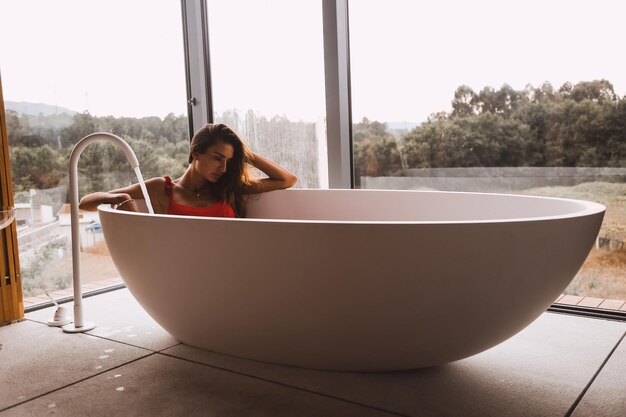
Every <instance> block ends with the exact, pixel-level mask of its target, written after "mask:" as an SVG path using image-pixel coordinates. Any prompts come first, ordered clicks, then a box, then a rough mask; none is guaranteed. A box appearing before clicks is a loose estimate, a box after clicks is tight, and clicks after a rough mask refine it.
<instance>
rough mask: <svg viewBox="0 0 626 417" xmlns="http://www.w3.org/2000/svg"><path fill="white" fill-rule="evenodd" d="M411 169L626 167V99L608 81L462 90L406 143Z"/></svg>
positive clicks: (405, 152)
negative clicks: (449, 108) (447, 111)
mask: <svg viewBox="0 0 626 417" xmlns="http://www.w3.org/2000/svg"><path fill="white" fill-rule="evenodd" d="M404 143H405V145H404V149H403V151H404V154H405V157H406V161H407V163H408V166H409V167H412V168H435V167H437V168H439V167H516V166H539V167H542V166H569V167H576V166H589V167H624V166H626V100H625V99H620V98H618V97H617V96H616V94H615V92H614V91H613V86H612V85H611V83H609V82H608V81H606V80H596V81H589V82H580V83H578V84H576V85H575V86H572V85H571V84H570V83H565V84H564V85H563V86H562V87H561V88H560V89H558V90H555V89H554V88H553V87H552V86H551V85H550V84H549V83H544V84H543V85H542V86H541V87H539V88H533V87H532V86H528V87H526V89H524V90H523V91H515V90H513V89H512V88H511V87H510V86H508V85H504V86H502V87H501V88H500V89H499V90H495V89H493V88H491V87H485V88H483V89H482V90H481V91H480V92H479V93H475V92H474V91H473V90H472V89H471V88H470V87H468V86H460V87H459V88H457V90H456V91H455V93H454V98H453V100H452V112H451V113H450V114H445V113H437V114H435V115H434V116H433V117H431V118H429V120H428V121H427V122H426V123H424V124H422V125H421V126H419V127H417V128H415V129H414V130H413V131H411V132H410V133H409V134H408V135H407V136H406V137H405V138H404Z"/></svg>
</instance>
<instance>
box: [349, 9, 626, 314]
mask: <svg viewBox="0 0 626 417" xmlns="http://www.w3.org/2000/svg"><path fill="white" fill-rule="evenodd" d="M622 16H623V10H622V6H621V5H620V4H619V3H618V2H613V1H608V0H600V1H599V2H593V3H591V2H584V1H575V2H564V1H557V2H541V1H527V2H518V3H517V4H511V3H503V2H499V1H493V0H478V1H472V2H464V1H458V0H444V1H440V2H429V3H422V2H404V1H397V0H396V1H394V0H391V1H388V2H385V4H384V6H383V7H381V3H380V2H374V1H354V2H350V42H351V44H350V47H351V71H352V72H351V81H352V109H353V121H354V125H353V142H354V149H353V151H354V165H355V179H356V183H357V185H358V186H359V187H362V188H387V189H416V190H420V189H422V190H448V191H478V192H505V193H516V194H532V195H544V196H556V197H568V198H578V199H585V200H592V201H597V202H600V203H602V204H604V205H606V206H607V212H606V216H605V219H604V223H603V226H602V229H601V231H600V234H599V238H598V241H597V244H596V247H595V248H594V249H593V250H592V252H591V254H590V256H589V258H588V259H587V261H586V263H585V265H584V266H583V268H582V269H581V271H580V272H579V274H578V275H577V277H576V278H575V279H574V281H573V282H572V283H571V285H570V286H569V287H568V289H567V291H566V294H571V295H578V296H583V297H587V296H588V297H599V298H606V299H619V300H626V248H625V247H624V243H625V240H626V201H625V200H624V195H626V124H624V120H626V61H625V60H624V59H623V57H622V55H623V54H621V53H620V51H621V50H622V49H623V45H622V39H623V36H622V35H623V34H622V33H621V28H622V27H623V25H622V23H623V22H622V21H621V19H622ZM581 28H584V29H581ZM615 304H617V303H615ZM601 307H602V306H601Z"/></svg>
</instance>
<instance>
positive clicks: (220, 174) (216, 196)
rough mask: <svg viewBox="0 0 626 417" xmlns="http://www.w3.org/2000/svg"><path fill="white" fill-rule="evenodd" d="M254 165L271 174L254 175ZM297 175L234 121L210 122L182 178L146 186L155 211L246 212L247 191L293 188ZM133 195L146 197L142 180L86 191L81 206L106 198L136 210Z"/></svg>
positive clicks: (193, 141)
mask: <svg viewBox="0 0 626 417" xmlns="http://www.w3.org/2000/svg"><path fill="white" fill-rule="evenodd" d="M250 166H253V167H255V168H257V169H259V170H260V171H262V172H263V173H265V174H266V175H267V176H268V178H263V179H260V180H259V179H254V178H252V176H251V174H250V172H249V169H250ZM296 181H297V178H296V176H295V175H293V174H292V173H290V172H289V171H287V170H286V169H284V168H282V167H281V166H279V165H278V164H276V163H274V162H272V161H270V160H269V159H267V158H265V157H263V156H261V155H258V154H255V153H254V152H252V151H250V150H249V149H248V147H247V146H246V145H245V144H244V143H243V141H242V140H241V139H240V138H239V136H237V134H236V133H235V132H234V131H233V130H232V129H231V128H229V127H228V126H226V125H224V124H208V125H206V126H205V127H203V128H202V129H200V130H199V131H198V132H197V133H196V134H195V135H194V137H193V138H192V139H191V144H190V146H189V167H187V170H186V171H185V173H184V174H183V175H182V176H181V177H180V178H178V179H176V180H171V179H170V178H169V177H167V176H165V177H162V178H152V179H149V180H147V181H146V188H147V189H148V193H149V194H150V200H151V202H152V207H153V208H154V212H155V213H159V214H180V215H189V216H211V217H244V216H245V214H246V206H245V198H244V196H245V195H247V194H258V193H264V192H267V191H272V190H279V189H283V188H289V187H292V186H293V185H294V184H295V183H296ZM132 199H143V194H142V192H141V188H140V187H139V184H133V185H130V186H128V187H125V188H120V189H117V190H113V191H109V192H97V193H93V194H89V195H86V196H85V197H83V198H82V199H81V201H80V205H79V208H80V209H81V210H87V211H95V210H96V208H97V207H98V206H99V205H100V204H116V205H119V206H120V208H125V209H127V210H132V211H136V208H135V207H134V203H133V202H132ZM128 204H131V205H130V206H129V207H122V206H126V205H128Z"/></svg>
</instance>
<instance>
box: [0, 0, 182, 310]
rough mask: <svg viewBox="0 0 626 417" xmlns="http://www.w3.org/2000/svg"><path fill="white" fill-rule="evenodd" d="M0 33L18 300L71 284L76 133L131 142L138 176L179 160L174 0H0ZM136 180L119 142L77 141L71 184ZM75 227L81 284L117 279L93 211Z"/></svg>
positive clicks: (103, 185)
mask: <svg viewBox="0 0 626 417" xmlns="http://www.w3.org/2000/svg"><path fill="white" fill-rule="evenodd" d="M147 11H149V12H147ZM0 39H3V42H0V59H2V62H1V63H0V67H1V70H2V83H3V87H4V99H5V103H4V105H5V108H6V116H7V130H8V136H9V147H10V160H11V169H12V175H13V189H14V192H15V196H14V197H15V205H16V208H17V225H18V245H19V251H20V253H19V255H20V263H21V274H22V282H23V286H24V288H23V289H24V297H25V298H26V300H25V301H26V306H28V305H29V301H31V302H32V301H33V299H30V300H29V297H36V296H40V295H42V294H44V293H45V292H55V291H56V292H55V293H54V294H53V295H55V296H57V297H60V296H63V295H67V294H69V292H68V291H64V290H67V289H68V288H69V287H71V285H72V265H71V262H72V261H71V242H70V226H69V225H70V207H69V204H68V203H69V196H68V185H69V184H68V175H67V173H68V164H69V154H70V151H71V148H72V146H73V145H74V144H76V142H78V141H79V140H80V139H81V138H83V137H84V136H86V135H88V134H91V133H94V132H98V131H105V132H111V133H114V134H116V135H118V136H121V137H122V138H124V139H126V140H127V141H128V143H129V144H130V145H131V147H132V148H133V149H134V151H135V153H136V154H137V157H138V159H139V162H140V165H141V170H142V173H143V175H144V177H152V176H156V175H163V174H169V175H171V176H176V175H179V174H181V173H182V172H183V171H184V169H185V163H186V160H187V152H188V143H189V136H188V135H189V133H188V123H187V117H186V116H185V115H184V113H185V112H186V101H185V80H184V74H185V73H184V53H183V42H182V27H181V11H180V3H179V2H156V3H155V2H152V1H146V0H144V1H133V2H126V1H119V0H118V1H107V2H97V1H83V2H74V1H54V2H49V1H35V0H26V1H20V2H3V3H2V5H1V6H0ZM5 40H11V41H10V42H5ZM135 181H136V178H135V176H134V173H133V171H132V170H131V169H130V167H129V165H128V163H127V162H126V159H125V157H124V155H123V154H122V152H120V151H119V149H117V148H113V147H112V146H110V145H102V144H92V145H89V146H88V147H87V148H86V149H85V151H84V152H83V153H82V155H81V158H80V161H79V189H80V193H79V194H80V196H83V195H85V194H86V193H89V192H93V191H106V190H110V189H114V188H119V187H122V186H126V185H128V184H130V183H131V182H135ZM80 228H81V250H82V252H81V260H82V270H83V273H82V280H83V283H84V284H85V285H86V288H87V289H92V288H96V287H100V286H103V285H106V284H110V283H114V282H117V281H119V274H118V273H117V271H116V269H115V267H114V265H113V263H112V262H111V259H110V257H109V255H108V250H107V248H106V245H105V242H104V239H103V236H102V229H101V227H100V223H99V221H98V215H97V213H91V212H81V215H80Z"/></svg>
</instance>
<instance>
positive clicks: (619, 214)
mask: <svg viewBox="0 0 626 417" xmlns="http://www.w3.org/2000/svg"><path fill="white" fill-rule="evenodd" d="M523 194H529V195H538V196H548V197H561V198H574V199H579V200H589V201H595V202H597V203H601V204H604V205H605V206H606V214H605V216H604V221H603V222H602V227H601V228H600V233H599V234H598V236H599V237H600V238H604V239H605V240H606V241H610V242H611V244H612V246H613V249H610V248H607V249H596V248H594V249H592V250H591V253H590V254H589V256H588V257H587V260H586V261H585V264H584V265H583V266H582V268H581V269H580V271H579V272H578V274H577V275H576V277H575V278H574V280H573V281H572V282H571V284H570V285H569V286H568V287H567V289H566V290H565V294H571V295H579V296H584V297H598V298H609V299H618V300H626V244H625V243H624V242H625V241H626V184H625V183H607V182H590V183H583V184H579V185H575V186H572V187H542V188H533V189H529V190H525V191H524V192H523ZM620 242H621V244H622V245H623V246H621V248H619V246H620Z"/></svg>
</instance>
